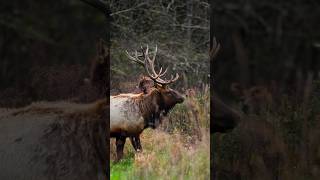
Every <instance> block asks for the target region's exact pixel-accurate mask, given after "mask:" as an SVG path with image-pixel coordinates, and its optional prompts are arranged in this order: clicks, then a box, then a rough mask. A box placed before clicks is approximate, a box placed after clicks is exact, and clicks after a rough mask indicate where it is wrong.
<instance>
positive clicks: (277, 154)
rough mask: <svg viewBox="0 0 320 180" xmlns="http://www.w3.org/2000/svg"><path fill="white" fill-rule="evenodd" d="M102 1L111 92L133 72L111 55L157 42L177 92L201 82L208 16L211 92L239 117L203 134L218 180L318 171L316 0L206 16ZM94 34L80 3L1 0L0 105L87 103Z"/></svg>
mask: <svg viewBox="0 0 320 180" xmlns="http://www.w3.org/2000/svg"><path fill="white" fill-rule="evenodd" d="M107 2H108V3H110V7H111V9H112V14H111V17H112V19H113V22H112V23H113V24H112V29H111V33H112V32H117V33H112V34H111V41H112V47H111V48H112V49H113V51H112V54H111V60H112V61H111V64H112V67H113V68H112V69H111V75H112V76H113V79H115V80H114V81H113V82H112V81H111V85H112V86H113V87H115V91H114V92H115V93H118V92H126V91H130V90H131V89H130V88H132V84H130V82H132V80H133V79H136V77H138V76H139V74H140V72H141V69H139V68H136V67H134V68H133V67H132V69H131V67H130V66H127V65H125V66H124V64H128V62H127V61H124V59H125V56H124V53H123V52H124V50H126V49H128V50H129V51H130V50H134V49H135V48H136V47H139V46H140V45H141V43H142V44H144V43H149V44H150V43H151V44H150V46H151V47H154V45H155V44H158V47H160V51H159V54H160V59H161V62H163V64H161V65H164V66H166V65H169V64H175V65H174V66H171V68H172V67H173V68H174V69H173V70H174V71H177V72H179V73H180V74H182V76H184V75H183V74H185V77H183V78H182V79H183V81H181V82H179V83H180V84H179V83H178V84H177V85H176V86H177V87H179V90H184V89H187V88H190V87H201V86H203V84H205V83H207V82H208V80H209V76H208V72H209V71H208V70H209V67H208V51H209V50H208V47H209V33H208V32H209V24H210V21H209V17H210V15H211V16H213V28H212V29H211V30H212V31H213V32H214V34H215V36H216V38H217V41H218V42H220V44H221V50H220V52H219V54H218V56H217V58H216V59H215V62H214V67H212V68H213V72H214V74H213V78H214V81H215V84H214V85H213V89H214V90H215V91H217V93H218V94H219V95H221V96H222V97H223V99H224V100H227V101H228V102H229V104H230V105H231V106H232V107H234V108H235V109H237V110H238V111H240V112H242V113H243V114H244V115H243V117H244V118H243V120H242V122H241V123H240V125H239V127H237V128H236V129H234V130H233V131H232V132H230V133H228V134H215V135H212V138H211V143H213V144H214V147H216V148H215V149H214V153H215V154H214V156H213V157H214V159H213V163H214V167H215V169H214V171H216V172H215V174H216V176H217V178H218V179H257V178H258V179H261V178H262V179H263V178H264V179H316V178H317V177H319V176H320V163H319V162H320V146H319V144H318V142H319V141H318V139H319V138H320V133H319V130H318V129H319V127H320V114H319V112H320V99H319V97H320V85H319V84H320V83H319V78H320V77H319V76H320V73H319V71H320V27H319V26H320V23H319V17H320V11H319V8H320V2H319V1H317V0H304V1H302V0H290V1H289V0H284V1H270V0H262V1H254V0H241V1H234V0H224V1H222V0H216V1H211V2H210V3H211V4H212V11H210V9H209V8H210V4H209V2H208V1H204V0H203V1H202V0H188V1H182V0H159V1H149V0H145V1H142V0H141V1H134V2H133V1H130V2H128V1H124V0H123V1H122V0H120V1H112V0H110V1H107ZM212 13H213V14H212ZM137 22H139V23H137ZM107 31H110V29H108V30H107ZM105 32H106V29H105V17H104V16H103V14H101V13H100V12H97V11H96V10H95V9H93V8H91V7H89V6H87V5H86V4H84V3H83V2H81V1H77V0H70V1H62V0H57V1H52V2H42V1H41V2H40V1H34V0H31V1H23V2H20V1H1V3H0V99H1V100H0V106H2V107H18V106H23V105H26V104H29V103H31V102H32V101H39V100H60V99H70V100H73V101H78V102H89V101H91V100H93V99H95V98H96V96H98V95H95V91H94V90H93V88H92V87H91V86H90V85H88V84H86V83H85V81H84V79H85V78H87V77H88V76H89V74H90V68H91V64H92V63H91V62H92V61H95V59H96V56H97V43H98V42H99V39H100V38H101V37H102V38H103V37H105ZM150 40H154V41H155V42H150ZM190 49H191V50H190ZM129 68H130V69H129ZM126 73H133V74H134V75H133V76H132V79H125V78H124V77H125V74H126ZM187 75H189V76H187ZM199 79H200V81H199ZM124 80H127V82H125V81H124ZM119 82H124V84H120V85H119ZM125 83H129V84H130V85H128V86H129V87H128V88H127V89H126V88H124V87H126V84H125ZM116 87H121V88H116Z"/></svg>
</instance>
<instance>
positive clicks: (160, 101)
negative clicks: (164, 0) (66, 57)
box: [110, 46, 184, 161]
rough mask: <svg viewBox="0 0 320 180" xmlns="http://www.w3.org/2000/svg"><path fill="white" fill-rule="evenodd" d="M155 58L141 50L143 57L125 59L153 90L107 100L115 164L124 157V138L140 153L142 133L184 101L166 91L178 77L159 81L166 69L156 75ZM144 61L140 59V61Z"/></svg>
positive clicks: (179, 95) (136, 56)
mask: <svg viewBox="0 0 320 180" xmlns="http://www.w3.org/2000/svg"><path fill="white" fill-rule="evenodd" d="M156 54H157V47H156V48H155V51H154V55H153V57H152V59H151V58H150V57H149V48H148V46H147V48H146V49H142V54H139V55H138V52H137V51H135V55H134V56H131V55H130V54H129V53H128V52H127V56H128V58H129V59H130V60H132V61H133V62H135V63H137V64H139V65H141V66H143V67H144V69H145V71H146V73H147V75H148V77H149V78H150V79H151V80H152V81H153V82H154V86H153V87H151V88H149V89H148V91H144V92H143V93H140V94H132V93H128V94H119V95H116V96H110V137H112V138H116V151H117V159H116V160H117V161H118V160H120V159H121V158H122V156H123V148H124V144H125V141H126V138H127V137H129V138H130V140H131V143H132V145H133V147H134V149H135V150H136V151H141V150H142V147H141V144H140V137H139V135H140V134H141V133H142V132H143V130H144V129H146V128H148V127H151V128H153V129H154V128H156V127H157V126H158V125H159V124H160V123H161V119H162V116H166V115H167V114H168V112H169V111H170V110H171V109H172V108H173V107H174V106H175V105H176V104H178V103H182V102H183V101H184V97H183V96H182V95H181V94H180V93H179V92H177V91H175V90H173V89H171V88H169V85H170V84H172V83H174V82H175V81H177V80H178V78H179V75H178V74H176V76H175V77H173V76H171V79H170V80H167V79H162V77H163V76H164V75H165V74H166V72H167V69H166V70H164V71H163V69H162V67H161V68H160V70H159V72H156V70H155V67H154V63H155V59H156ZM142 58H143V59H142Z"/></svg>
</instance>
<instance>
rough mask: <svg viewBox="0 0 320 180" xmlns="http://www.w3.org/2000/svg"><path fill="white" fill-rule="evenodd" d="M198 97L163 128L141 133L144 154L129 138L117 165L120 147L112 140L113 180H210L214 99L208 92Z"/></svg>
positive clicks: (179, 109) (179, 107) (176, 110)
mask: <svg viewBox="0 0 320 180" xmlns="http://www.w3.org/2000/svg"><path fill="white" fill-rule="evenodd" d="M198 94H202V95H197V96H194V97H192V98H188V99H187V100H186V101H185V103H183V104H181V105H177V106H176V107H175V108H174V110H173V111H172V112H171V113H170V116H169V117H168V119H165V123H164V124H162V126H161V127H160V128H158V129H157V130H152V129H146V130H145V131H144V132H143V133H142V134H141V143H142V148H143V151H142V152H140V153H135V152H134V149H133V147H132V146H131V143H130V141H129V139H127V143H126V145H125V149H124V158H123V159H122V160H121V161H120V162H118V163H114V159H115V157H116V153H115V148H116V147H115V140H114V139H112V140H111V141H110V147H111V148H110V149H111V152H110V159H111V162H110V167H111V171H110V177H111V180H127V179H128V180H130V179H142V180H143V179H146V180H152V179H160V180H169V179H170V180H182V179H183V180H189V179H190V180H193V179H198V180H204V179H209V178H210V134H209V133H210V131H209V127H210V123H209V122H210V119H209V108H207V107H209V102H210V101H209V98H210V97H209V91H208V89H206V90H204V91H201V93H199V92H198ZM192 110H193V111H192ZM195 121H198V122H199V123H195ZM197 124H200V127H199V126H198V125H197ZM200 136H201V137H200Z"/></svg>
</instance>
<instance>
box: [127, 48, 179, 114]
mask: <svg viewBox="0 0 320 180" xmlns="http://www.w3.org/2000/svg"><path fill="white" fill-rule="evenodd" d="M141 51H142V53H141V54H138V51H135V55H134V56H131V55H130V54H129V53H128V52H127V51H126V53H127V56H128V58H129V59H130V60H132V61H133V62H135V63H138V64H139V65H141V66H142V67H144V69H145V71H146V73H147V75H148V77H147V78H143V79H142V81H141V82H140V84H139V87H140V89H141V90H142V91H143V92H144V94H158V95H159V97H158V99H159V102H160V103H159V104H158V105H159V110H160V111H162V112H163V115H167V113H168V112H169V111H170V110H171V109H172V108H173V107H174V106H175V105H176V104H179V103H182V102H183V101H184V97H183V96H182V95H181V94H180V93H179V92H178V91H176V90H173V89H171V88H170V87H169V85H170V84H172V83H174V82H175V81H177V80H178V78H179V74H178V73H176V75H175V77H173V76H172V75H171V78H170V79H169V80H167V79H162V77H163V76H164V75H165V74H166V73H167V70H168V68H166V69H165V70H164V71H163V68H162V67H161V68H160V70H159V72H156V70H155V67H154V62H155V59H156V54H157V46H156V47H155V51H154V53H153V57H152V59H151V58H150V57H149V47H148V46H147V47H146V48H145V49H144V48H142V47H141ZM141 58H143V59H141ZM148 80H149V81H150V80H152V81H153V87H150V86H144V84H148V85H150V83H146V82H147V81H148ZM142 82H143V83H142ZM155 92H156V93H155Z"/></svg>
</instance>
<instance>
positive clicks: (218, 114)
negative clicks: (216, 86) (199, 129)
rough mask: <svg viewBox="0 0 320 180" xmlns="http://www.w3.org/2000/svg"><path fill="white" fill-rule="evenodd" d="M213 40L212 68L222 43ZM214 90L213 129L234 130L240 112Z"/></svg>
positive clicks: (216, 130)
mask: <svg viewBox="0 0 320 180" xmlns="http://www.w3.org/2000/svg"><path fill="white" fill-rule="evenodd" d="M212 42H213V43H212V47H211V49H210V63H211V68H212V67H213V66H212V64H213V60H214V58H215V57H216V55H217V53H218V51H219V49H220V44H219V43H217V41H216V39H215V38H213V39H212ZM212 92H213V93H212V97H211V102H210V104H211V117H212V119H213V123H211V131H212V132H213V133H216V132H226V131H228V130H232V129H233V128H235V127H236V126H237V124H238V122H239V120H240V114H239V113H238V112H237V111H236V110H234V109H232V108H230V107H229V106H228V105H226V104H225V103H224V102H223V101H222V100H220V98H219V97H218V96H217V95H216V94H215V92H214V91H212Z"/></svg>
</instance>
